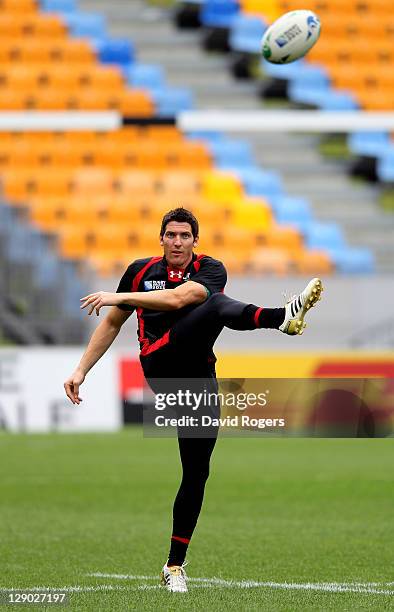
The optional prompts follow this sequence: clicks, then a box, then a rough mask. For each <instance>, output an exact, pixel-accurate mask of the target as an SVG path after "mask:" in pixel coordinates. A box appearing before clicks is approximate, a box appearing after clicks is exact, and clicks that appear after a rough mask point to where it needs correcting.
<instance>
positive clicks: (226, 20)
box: [200, 0, 239, 28]
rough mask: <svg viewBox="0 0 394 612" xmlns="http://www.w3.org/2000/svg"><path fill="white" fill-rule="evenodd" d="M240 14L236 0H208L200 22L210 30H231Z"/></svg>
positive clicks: (201, 13)
mask: <svg viewBox="0 0 394 612" xmlns="http://www.w3.org/2000/svg"><path fill="white" fill-rule="evenodd" d="M238 12H239V5H238V2H236V0H206V1H205V2H204V4H203V5H202V9H201V12H200V21H201V23H202V25H204V26H206V27H210V28H212V27H215V28H230V27H231V26H232V24H233V22H234V18H235V17H236V15H237V14H238Z"/></svg>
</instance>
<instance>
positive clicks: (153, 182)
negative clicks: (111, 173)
mask: <svg viewBox="0 0 394 612" xmlns="http://www.w3.org/2000/svg"><path fill="white" fill-rule="evenodd" d="M158 182H159V174H158V173H157V172H154V171H149V170H132V171H131V170H130V171H125V172H120V173H119V174H117V176H116V181H115V188H116V191H117V192H118V193H122V194H128V195H129V196H130V197H141V196H142V197H144V198H147V199H152V198H154V196H155V194H157V193H158Z"/></svg>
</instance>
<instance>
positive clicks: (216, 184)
mask: <svg viewBox="0 0 394 612" xmlns="http://www.w3.org/2000/svg"><path fill="white" fill-rule="evenodd" d="M201 193H202V195H203V196H204V197H206V198H208V199H211V200H213V201H215V202H231V201H232V200H234V199H236V200H238V199H239V198H240V197H242V195H243V193H242V185H241V182H240V180H239V179H238V178H237V176H236V174H234V173H230V172H219V171H217V170H212V171H211V172H206V173H205V174H204V176H203V179H202V190H201ZM258 195H259V194H258Z"/></svg>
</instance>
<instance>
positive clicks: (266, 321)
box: [247, 304, 286, 329]
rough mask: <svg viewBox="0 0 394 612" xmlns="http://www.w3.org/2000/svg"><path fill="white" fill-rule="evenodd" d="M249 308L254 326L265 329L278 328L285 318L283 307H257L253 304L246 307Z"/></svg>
mask: <svg viewBox="0 0 394 612" xmlns="http://www.w3.org/2000/svg"><path fill="white" fill-rule="evenodd" d="M247 308H248V309H249V310H250V316H251V318H252V319H253V320H254V322H255V325H256V327H262V328H265V329H279V325H282V323H283V321H284V320H285V312H286V311H285V309H284V308H257V306H254V305H253V304H250V306H248V307H247Z"/></svg>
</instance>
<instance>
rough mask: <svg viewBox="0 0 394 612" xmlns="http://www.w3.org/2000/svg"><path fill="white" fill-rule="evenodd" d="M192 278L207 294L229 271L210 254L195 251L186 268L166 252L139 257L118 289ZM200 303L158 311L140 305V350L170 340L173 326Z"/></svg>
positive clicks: (151, 287)
mask: <svg viewBox="0 0 394 612" xmlns="http://www.w3.org/2000/svg"><path fill="white" fill-rule="evenodd" d="M188 280H193V281H194V282H196V283H201V285H203V286H204V287H205V288H206V290H207V292H208V294H209V295H212V294H214V293H220V292H222V291H223V290H224V287H225V285H226V282H227V273H226V269H225V267H224V265H223V264H222V262H221V261H218V260H217V259H213V258H212V257H209V256H208V255H196V254H195V253H193V256H192V260H191V262H190V264H189V265H188V266H187V268H186V269H185V270H179V269H177V268H172V267H171V266H169V265H168V263H167V260H166V259H165V257H163V256H158V257H148V258H146V259H137V260H136V261H134V262H133V263H132V264H130V266H129V267H128V268H127V270H126V272H125V273H124V275H123V276H122V278H121V280H120V283H119V286H118V288H117V293H128V292H132V291H154V290H160V289H175V288H176V287H179V285H181V284H182V283H185V282H187V281H188ZM196 306H197V305H195V304H191V305H189V306H185V308H181V309H179V310H171V311H165V312H164V311H155V310H148V309H145V308H137V309H136V310H137V317H138V340H139V343H140V348H141V354H142V355H146V354H149V353H150V352H152V351H154V350H155V349H157V348H160V346H162V345H163V344H165V343H166V342H168V336H169V331H170V329H171V327H172V326H173V325H174V323H176V322H177V321H178V320H179V319H181V318H182V317H183V316H184V315H185V314H186V313H187V312H190V310H192V309H193V308H196ZM118 307H119V308H121V309H122V310H127V311H133V310H134V306H129V305H127V304H122V305H120V306H118Z"/></svg>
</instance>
